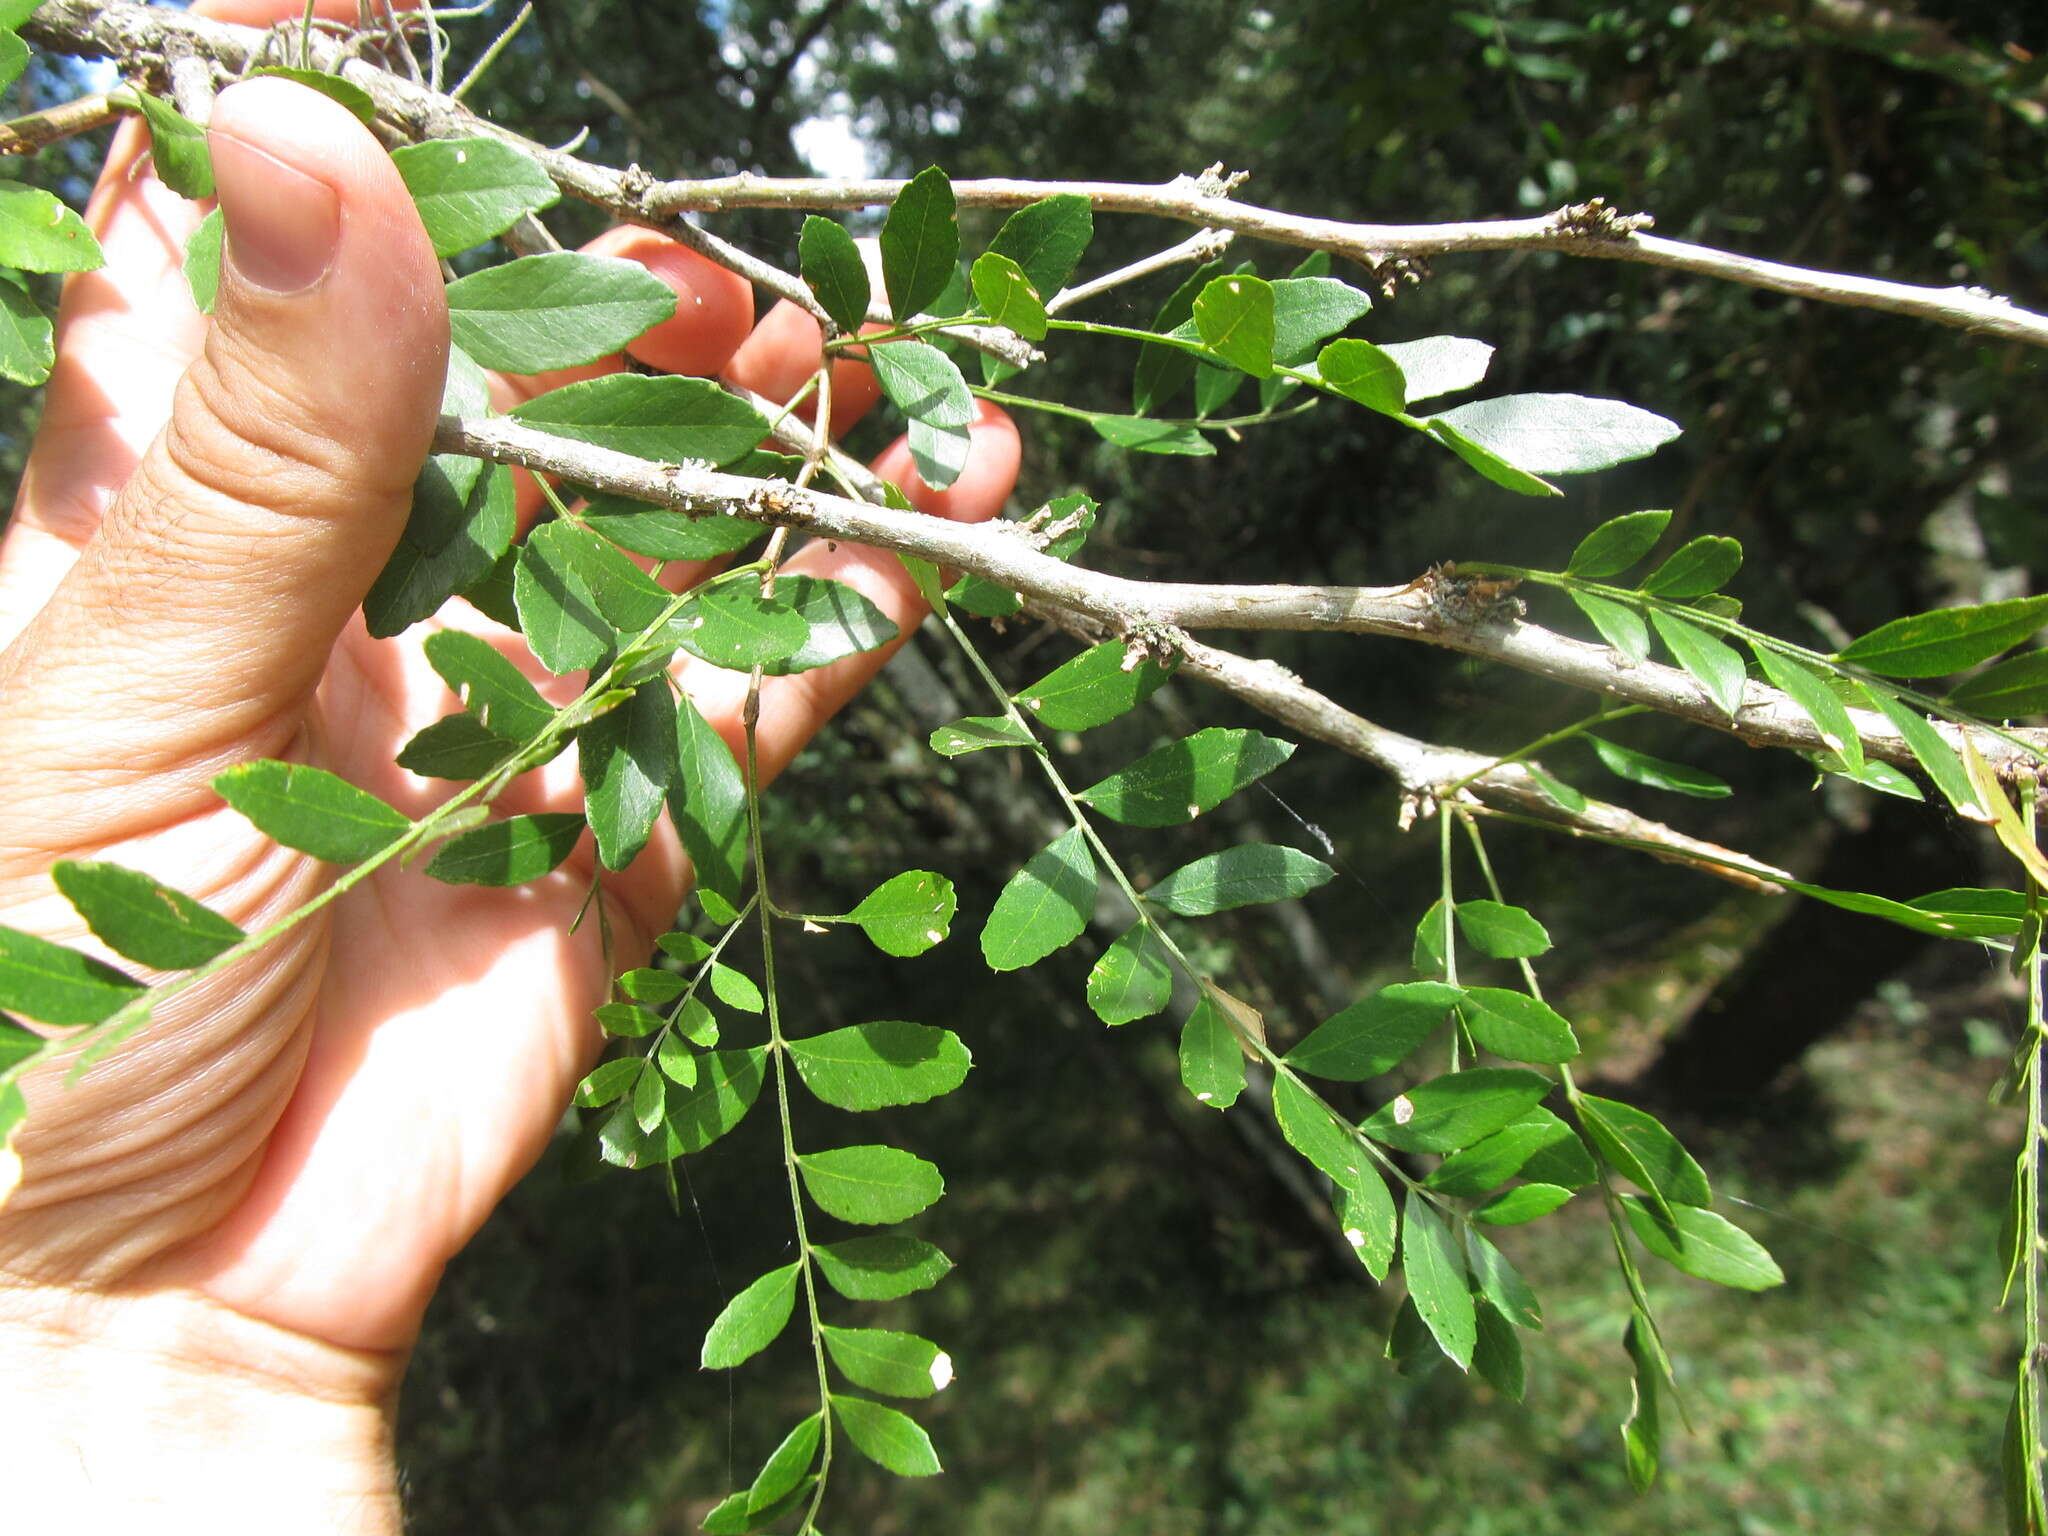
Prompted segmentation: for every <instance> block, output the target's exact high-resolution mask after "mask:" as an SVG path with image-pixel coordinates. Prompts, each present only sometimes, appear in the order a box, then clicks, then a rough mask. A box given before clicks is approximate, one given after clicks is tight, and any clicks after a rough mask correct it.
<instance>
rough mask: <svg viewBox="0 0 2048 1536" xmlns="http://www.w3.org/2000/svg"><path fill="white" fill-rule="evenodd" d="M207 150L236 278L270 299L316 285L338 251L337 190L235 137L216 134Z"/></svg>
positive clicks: (229, 255)
mask: <svg viewBox="0 0 2048 1536" xmlns="http://www.w3.org/2000/svg"><path fill="white" fill-rule="evenodd" d="M210 143H211V148H212V150H213V174H214V181H215V184H216V188H217V190H218V191H219V194H220V206H221V216H222V218H223V219H224V220H225V221H226V223H227V231H228V240H227V252H228V260H229V261H230V262H231V263H233V265H234V268H235V271H236V272H238V273H240V274H241V276H242V277H244V278H245V279H247V280H248V281H249V282H251V283H253V284H255V286H257V287H258V288H267V289H269V290H270V291H271V292H272V293H281V294H282V293H299V292H301V291H303V290H305V289H307V288H310V287H312V286H313V285H314V284H315V283H317V282H319V281H320V279H321V278H323V277H325V276H326V275H327V269H328V268H329V267H331V266H333V265H334V253H335V251H336V249H337V248H339V246H340V244H341V202H340V199H338V198H337V197H336V196H335V194H334V188H332V187H330V186H329V185H328V184H327V183H326V182H324V181H321V180H320V179H319V178H317V177H314V176H308V175H307V174H306V173H305V172H304V171H301V170H299V169H298V168H297V167H296V166H292V165H287V164H286V163H285V162H284V161H282V160H280V159H278V158H277V157H276V156H275V155H273V154H270V153H268V152H267V151H265V150H261V149H258V148H257V147H256V146H255V145H253V144H248V143H245V142H243V141H242V140H241V139H238V138H236V137H235V136H234V135H232V134H228V133H222V132H219V131H217V130H216V131H215V132H214V133H213V135H212V136H211V141H210Z"/></svg>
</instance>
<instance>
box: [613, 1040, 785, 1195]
mask: <svg viewBox="0 0 2048 1536" xmlns="http://www.w3.org/2000/svg"><path fill="white" fill-rule="evenodd" d="M767 1057H768V1049H767V1047H766V1046H754V1047H752V1048H751V1049H749V1050H742V1051H710V1052H707V1053H706V1054H705V1055H704V1056H702V1057H700V1058H699V1065H698V1072H697V1083H696V1086H695V1087H694V1088H684V1087H681V1086H678V1087H676V1088H674V1089H672V1090H671V1091H670V1092H669V1093H668V1095H667V1104H666V1108H665V1110H664V1112H663V1118H662V1123H661V1124H660V1125H658V1126H656V1127H655V1129H654V1130H653V1131H652V1132H647V1133H643V1132H641V1130H640V1129H639V1127H638V1126H637V1125H635V1124H633V1122H632V1118H631V1116H630V1114H627V1115H625V1116H624V1117H623V1119H622V1118H621V1117H619V1116H614V1118H613V1119H611V1120H609V1121H607V1122H606V1124H605V1127H604V1132H603V1134H602V1136H601V1138H600V1142H601V1148H602V1155H603V1157H604V1160H605V1161H606V1162H609V1163H616V1164H618V1165H619V1166H621V1167H625V1168H644V1167H649V1166H652V1165H653V1164H656V1163H665V1162H668V1161H670V1160H671V1159H673V1158H675V1157H677V1156H680V1155H682V1154H684V1153H690V1152H701V1151H703V1150H704V1149H705V1148H706V1147H708V1146H710V1145H711V1144H712V1143H713V1142H714V1141H716V1140H718V1138H719V1137H721V1136H723V1135H724V1134H725V1133H726V1132H727V1131H730V1130H731V1129H732V1128H733V1127H734V1126H736V1125H738V1124H739V1123H740V1121H741V1120H742V1119H744V1118H745V1117H746V1113H747V1111H748V1110H749V1109H751V1108H753V1106H754V1100H755V1099H756V1098H757V1097H759V1096H760V1092H761V1081H762V1075H763V1071H764V1063H765V1062H766V1061H767Z"/></svg>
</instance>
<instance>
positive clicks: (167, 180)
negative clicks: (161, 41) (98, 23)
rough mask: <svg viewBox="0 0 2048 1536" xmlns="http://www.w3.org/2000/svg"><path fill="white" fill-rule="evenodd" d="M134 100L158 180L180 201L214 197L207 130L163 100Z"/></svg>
mask: <svg viewBox="0 0 2048 1536" xmlns="http://www.w3.org/2000/svg"><path fill="white" fill-rule="evenodd" d="M10 35H11V34H10ZM134 99H135V104H136V106H137V107H139V108H140V109H141V111H142V119H143V121H144V122H146V123H148V124H149V154H150V159H151V161H152V162H153V163H154V164H155V167H156V174H157V179H158V180H159V181H161V182H162V183H163V184H164V185H165V186H167V187H169V188H170V189H171V190H172V191H173V192H175V193H177V194H178V196H180V197H192V198H200V197H211V196H213V157H212V156H211V155H209V154H208V153H207V152H206V130H205V129H204V128H201V127H200V126H199V125H198V124H197V123H195V122H193V121H192V120H191V119H190V118H189V117H187V116H186V115H185V114H184V113H182V112H180V111H179V110H178V109H177V107H176V106H175V105H173V104H172V103H170V102H168V101H165V100H164V99H163V98H162V97H159V96H152V95H150V94H149V93H148V92H147V91H137V92H136V93H135V97H134Z"/></svg>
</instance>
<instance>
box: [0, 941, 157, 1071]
mask: <svg viewBox="0 0 2048 1536" xmlns="http://www.w3.org/2000/svg"><path fill="white" fill-rule="evenodd" d="M142 990H143V987H142V983H140V982H139V981H135V980H133V979H132V978H130V977H127V976H124V975H122V974H121V972H119V971H117V970H115V969H114V968H113V967H112V966H111V965H108V964H106V963H105V962H104V961H100V960H95V959H93V958H92V957H91V956H90V955H82V954H80V953H79V952H78V951H77V950H75V949H67V948H66V947H65V946H64V945H62V944H52V943H51V942H50V941H49V940H48V939H43V938H38V937H37V936H36V935H34V934H32V933H22V932H20V931H18V930H16V929H13V928H0V1009H5V1010H6V1011H7V1012H9V1013H18V1014H22V1015H23V1016H25V1017H27V1018H31V1019H34V1020H36V1021H37V1022H38V1023H41V1024H56V1025H64V1026H68V1025H73V1024H97V1023H99V1022H100V1021H101V1020H102V1019H104V1018H106V1017H108V1016H109V1015H110V1014H112V1013H113V1012H114V1011H115V1010H117V1009H118V1008H120V1007H121V1006H122V1005H123V1004H124V1003H127V1002H130V1001H132V1000H133V999H134V998H136V997H138V996H140V995H141V993H142ZM40 1043H41V1042H40V1041H39V1042H37V1044H38V1046H39V1045H40ZM33 1048H34V1047H31V1049H33Z"/></svg>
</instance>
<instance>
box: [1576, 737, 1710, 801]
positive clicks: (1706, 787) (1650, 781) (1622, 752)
mask: <svg viewBox="0 0 2048 1536" xmlns="http://www.w3.org/2000/svg"><path fill="white" fill-rule="evenodd" d="M1585 739H1586V742H1587V743H1588V745H1590V746H1591V747H1592V748H1593V751H1594V754H1595V755H1596V756H1598V757H1599V759H1600V762H1601V764H1602V766H1604V767H1605V768H1606V769H1607V771H1608V772H1609V773H1611V774H1613V775H1614V776H1615V777H1616V778H1618V779H1627V780H1628V781H1629V782H1630V783H1632V784H1647V785H1648V786H1649V787H1650V788H1652V789H1664V790H1670V791H1671V792H1672V793H1673V794H1680V795H1691V796H1693V797H1694V798H1696V799H1700V800H1720V799H1724V798H1726V797H1727V796H1729V795H1732V794H1733V793H1734V792H1735V791H1734V790H1732V789H1730V788H1729V787H1728V781H1727V780H1725V779H1717V778H1715V777H1714V775H1712V774H1711V773H1706V772H1703V771H1702V770H1700V769H1698V768H1691V767H1688V766H1687V765H1686V764H1684V763H1674V762H1671V761H1670V760H1669V759H1666V758H1662V757H1652V756H1651V755H1650V754H1649V753H1647V752H1638V751H1636V750H1635V749H1634V748H1633V747H1624V746H1622V745H1621V744H1620V743H1618V742H1612V741H1609V740H1607V738H1606V737H1604V736H1588V737H1586V738H1585Z"/></svg>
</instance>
